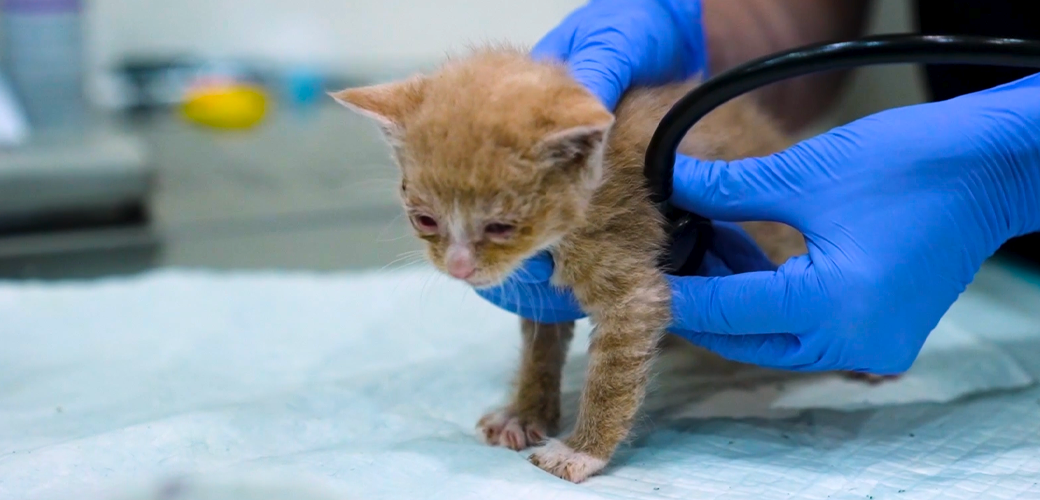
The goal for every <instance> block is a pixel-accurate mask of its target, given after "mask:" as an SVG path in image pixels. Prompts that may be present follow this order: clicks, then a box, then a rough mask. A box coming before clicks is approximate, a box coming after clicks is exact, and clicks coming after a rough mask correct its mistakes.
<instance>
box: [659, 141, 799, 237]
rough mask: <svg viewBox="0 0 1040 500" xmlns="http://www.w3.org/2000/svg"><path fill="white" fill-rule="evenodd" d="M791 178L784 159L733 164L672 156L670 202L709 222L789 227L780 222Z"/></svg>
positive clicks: (794, 180) (778, 156)
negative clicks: (752, 222)
mask: <svg viewBox="0 0 1040 500" xmlns="http://www.w3.org/2000/svg"><path fill="white" fill-rule="evenodd" d="M796 177H797V176H796V175H794V174H793V169H791V168H790V165H789V162H788V161H787V156H786V155H785V154H784V153H778V154H775V155H772V156H765V157H760V158H747V159H744V160H737V161H722V160H698V159H694V158H690V157H687V156H682V155H677V157H676V160H675V171H674V174H673V177H672V179H673V181H672V182H673V192H672V198H671V202H672V203H673V204H675V205H676V206H678V207H679V208H682V209H684V210H688V211H690V212H693V213H695V214H699V215H702V216H704V217H707V218H709V219H714V220H722V221H729V222H743V221H749V220H770V221H776V222H788V221H786V220H782V219H781V218H782V217H783V216H784V214H785V208H786V207H787V206H788V204H785V203H784V202H785V201H788V202H789V201H790V200H791V199H792V194H794V193H796V192H797V191H798V184H797V178H796Z"/></svg>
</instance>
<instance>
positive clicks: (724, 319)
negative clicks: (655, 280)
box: [668, 255, 827, 335]
mask: <svg viewBox="0 0 1040 500" xmlns="http://www.w3.org/2000/svg"><path fill="white" fill-rule="evenodd" d="M668 279H669V280H670V282H671V288H672V315H673V318H672V328H673V329H675V330H683V331H688V332H698V333H713V334H730V335H755V334H771V333H792V334H797V333H801V332H806V331H809V330H811V329H812V328H814V327H815V326H816V325H817V324H818V323H819V318H818V317H817V314H818V311H821V310H826V309H827V308H826V307H825V302H826V300H825V298H824V297H823V294H822V293H821V291H820V290H819V285H818V283H819V281H818V280H816V279H815V271H814V269H813V267H812V262H811V261H810V260H809V257H808V256H805V255H803V256H799V257H794V258H792V259H790V260H788V261H787V262H786V263H784V265H782V266H780V268H779V269H778V270H776V271H758V272H749V273H742V274H734V275H731V276H722V277H710V278H708V277H701V276H689V277H675V276H668Z"/></svg>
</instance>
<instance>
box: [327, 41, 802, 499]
mask: <svg viewBox="0 0 1040 500" xmlns="http://www.w3.org/2000/svg"><path fill="white" fill-rule="evenodd" d="M692 85H693V84H692V83H691V84H682V85H671V86H663V87H659V88H653V89H634V90H632V91H630V92H628V93H627V95H626V96H625V98H624V99H623V100H622V102H621V103H620V105H619V106H618V108H617V110H616V112H615V113H614V114H611V113H610V112H609V111H608V110H607V109H606V108H604V107H603V105H602V104H601V103H600V102H599V101H598V100H597V99H596V98H595V97H594V96H593V95H592V94H590V93H589V92H588V91H586V90H585V89H584V88H583V87H582V86H581V85H579V84H578V83H576V82H575V81H574V80H573V79H572V78H570V76H569V75H568V73H567V71H566V69H565V68H564V67H563V66H560V65H556V64H552V63H542V62H534V61H533V60H532V59H530V58H529V57H528V55H527V54H526V53H525V52H523V51H520V50H516V49H510V48H484V49H479V50H476V51H474V52H473V53H472V54H471V55H469V56H467V57H464V58H461V59H457V60H449V61H448V62H447V63H446V64H445V65H444V66H443V67H441V68H440V69H439V70H438V71H436V72H435V73H433V74H429V75H420V76H415V77H412V78H410V79H408V80H404V81H400V82H394V83H388V84H382V85H376V86H371V87H365V88H356V89H348V90H344V91H342V92H338V93H336V94H333V97H335V98H336V99H337V100H338V101H339V102H341V103H342V104H344V105H346V106H348V107H349V108H352V109H354V110H356V111H358V112H360V113H362V114H364V115H366V116H369V117H371V118H373V119H375V120H376V121H377V122H378V123H379V124H380V125H381V126H382V128H383V131H384V133H385V135H386V138H387V139H388V142H389V143H390V145H391V146H392V150H393V156H394V158H395V160H396V162H397V163H398V165H399V166H400V168H401V171H402V177H403V181H402V183H401V191H400V194H401V197H402V199H403V203H404V206H405V209H406V210H407V213H408V215H409V217H410V219H411V222H412V225H413V226H414V228H415V231H416V233H417V235H418V236H419V237H420V238H422V239H423V240H425V241H426V243H427V250H428V257H429V259H430V260H431V261H432V263H433V264H434V265H435V266H436V267H437V268H438V269H440V270H441V271H443V272H445V273H447V274H450V275H451V276H454V277H455V278H458V279H461V280H465V281H466V282H468V283H470V284H471V285H473V286H476V287H486V286H492V285H495V284H497V283H500V282H501V281H502V280H503V279H505V278H506V277H507V276H508V275H509V274H511V273H512V272H513V271H515V270H516V269H517V268H518V266H519V265H520V264H521V263H522V262H523V261H524V260H525V259H527V258H529V257H531V256H533V255H535V254H536V253H537V252H539V251H542V250H548V251H550V252H551V253H552V255H553V257H554V259H555V262H556V272H555V275H554V276H553V281H554V282H555V283H557V284H559V285H566V286H570V287H572V288H573V290H574V293H575V295H576V297H577V298H578V300H579V301H580V303H581V305H582V306H583V308H584V310H586V311H587V312H588V313H589V315H590V317H591V319H592V320H593V321H594V323H595V324H596V331H595V333H594V335H593V336H592V339H591V342H590V345H589V348H588V349H589V365H588V372H587V379H586V382H585V386H584V389H583V391H582V394H581V400H580V408H579V411H578V420H577V425H576V427H575V429H574V431H573V432H572V433H571V434H570V435H569V436H568V437H566V438H565V439H563V440H556V439H548V440H546V439H547V437H548V436H551V435H553V434H555V433H556V432H557V431H558V430H559V429H558V426H559V419H560V378H561V372H562V367H563V364H564V358H565V354H566V352H567V347H568V343H569V342H570V340H571V337H572V334H573V329H574V325H573V324H555V325H551V324H538V323H534V322H531V321H526V320H524V321H522V322H521V330H522V333H523V344H524V349H523V355H522V360H521V363H520V369H519V372H518V377H517V381H516V389H515V392H514V394H513V396H512V400H511V402H510V403H509V404H508V405H506V406H505V407H503V408H501V409H499V410H496V411H493V412H491V413H489V414H488V415H486V416H484V417H483V418H482V419H481V420H480V422H479V423H478V429H479V435H480V437H481V438H482V439H484V440H485V441H486V442H487V443H489V444H492V445H500V446H506V447H509V448H512V449H514V450H521V449H524V448H527V447H529V446H532V445H538V444H543V446H541V447H540V448H538V449H536V450H535V451H534V452H533V455H531V458H530V460H531V461H532V462H533V463H534V464H536V465H538V466H539V467H541V468H542V469H544V470H546V471H548V472H551V473H553V474H555V475H557V476H559V477H562V478H564V479H568V480H571V481H575V482H580V481H582V480H584V479H585V478H587V477H589V476H590V475H592V474H595V473H597V472H598V471H600V470H601V469H603V467H604V466H606V464H607V463H608V462H609V460H610V458H611V456H612V455H613V453H614V451H615V449H616V448H617V446H618V445H619V444H620V443H621V442H622V441H623V440H624V439H625V438H626V436H627V435H628V432H629V430H630V428H631V427H632V424H633V419H634V417H635V415H636V411H637V410H638V408H639V406H640V403H641V402H642V400H643V397H644V393H645V388H646V385H647V372H648V369H649V367H650V364H651V361H652V359H653V357H654V355H655V350H656V348H657V346H658V344H659V341H660V340H661V339H662V336H663V335H665V329H666V327H667V326H668V325H669V323H670V322H671V317H670V291H669V287H668V284H667V282H666V280H665V277H664V275H663V274H662V272H661V271H660V270H659V269H658V268H657V263H658V261H659V255H661V253H662V252H663V251H664V250H665V248H664V245H665V243H666V237H667V234H666V231H665V229H664V224H663V223H664V221H663V219H662V217H661V215H660V214H659V213H658V211H657V209H656V208H655V207H654V205H653V204H651V203H650V201H649V199H648V195H649V192H648V190H647V189H646V187H645V181H644V178H643V154H644V152H645V149H646V146H647V143H648V142H649V140H650V137H651V135H652V133H653V131H654V129H655V127H656V126H657V123H658V122H659V121H660V119H661V117H662V116H663V115H664V114H665V113H666V112H667V111H668V109H669V108H670V107H671V106H672V105H673V104H674V103H675V102H676V101H677V100H678V99H679V98H680V97H681V96H682V95H684V94H685V93H686V92H687V91H688V90H690V89H691V88H692ZM788 145H789V141H788V140H787V138H785V137H783V136H782V135H781V134H780V133H779V131H778V129H777V128H776V127H775V126H774V125H773V123H771V122H770V120H769V119H767V118H766V116H765V115H763V114H762V113H761V112H760V111H759V110H758V109H757V108H756V107H755V106H754V105H753V104H752V102H751V101H749V100H747V99H744V98H738V99H736V100H733V101H731V102H730V103H728V104H726V105H724V106H721V107H720V108H718V109H717V110H716V111H714V112H713V113H712V114H711V115H709V116H708V117H706V118H705V119H704V120H702V121H701V122H700V123H698V124H697V125H696V126H695V127H694V129H693V130H692V131H691V133H690V134H689V135H688V136H687V137H686V139H685V141H684V142H683V144H682V147H681V148H680V151H681V152H682V153H683V154H685V155H689V156H694V157H699V158H706V159H738V158H744V157H749V156H762V155H767V154H770V153H773V152H776V151H778V150H781V149H783V148H785V147H787V146H788ZM745 227H746V229H747V230H748V231H749V233H750V234H751V235H752V237H754V238H755V239H756V241H757V242H758V243H759V244H760V245H761V246H762V248H763V249H764V250H765V252H766V253H767V255H768V256H769V257H770V258H771V259H772V260H774V261H775V262H777V263H780V262H783V261H785V260H787V258H788V257H791V256H793V255H797V254H801V253H804V252H805V251H806V249H805V244H804V240H803V238H802V236H801V234H799V233H798V232H797V231H795V230H793V229H792V228H790V227H788V226H784V225H781V224H776V223H770V222H754V223H748V224H746V225H745Z"/></svg>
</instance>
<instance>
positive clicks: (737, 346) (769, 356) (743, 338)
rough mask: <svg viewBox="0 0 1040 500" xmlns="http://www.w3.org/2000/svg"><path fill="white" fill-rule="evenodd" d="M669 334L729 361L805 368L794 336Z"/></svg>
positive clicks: (775, 366) (779, 334)
mask: <svg viewBox="0 0 1040 500" xmlns="http://www.w3.org/2000/svg"><path fill="white" fill-rule="evenodd" d="M670 332H671V333H673V334H675V335H677V336H679V337H682V338H684V339H686V340H688V341H689V342H690V343H691V344H694V345H696V346H699V347H703V348H704V349H707V350H709V351H712V352H714V353H716V354H718V355H719V356H722V357H723V358H726V359H728V360H730V361H736V362H738V363H747V364H751V365H756V366H762V367H765V368H773V369H781V370H785V369H792V367H795V366H801V367H804V366H805V365H804V364H803V363H801V362H800V360H798V359H797V358H799V357H800V352H801V350H802V349H801V342H800V341H799V340H798V337H796V336H794V335H790V334H786V333H778V334H772V335H713V334H710V333H695V332H688V331H684V330H670Z"/></svg>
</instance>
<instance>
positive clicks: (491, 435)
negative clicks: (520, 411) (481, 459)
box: [477, 407, 548, 451]
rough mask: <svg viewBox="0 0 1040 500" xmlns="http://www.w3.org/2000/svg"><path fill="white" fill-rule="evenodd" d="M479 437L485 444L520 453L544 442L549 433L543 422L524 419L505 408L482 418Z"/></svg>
mask: <svg viewBox="0 0 1040 500" xmlns="http://www.w3.org/2000/svg"><path fill="white" fill-rule="evenodd" d="M477 436H478V437H480V439H481V440H482V441H484V444H489V445H491V446H504V447H506V448H509V449H511V450H515V451H520V450H523V449H525V448H527V447H529V446H534V445H537V444H540V443H542V442H544V441H545V438H546V437H547V436H548V433H547V432H546V425H545V424H544V423H543V422H539V421H537V419H533V418H525V417H522V416H520V415H517V414H516V412H514V411H513V410H512V409H510V408H509V407H505V408H500V409H498V410H495V411H492V412H490V413H488V414H487V415H484V416H483V417H481V419H480V421H478V422H477Z"/></svg>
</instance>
